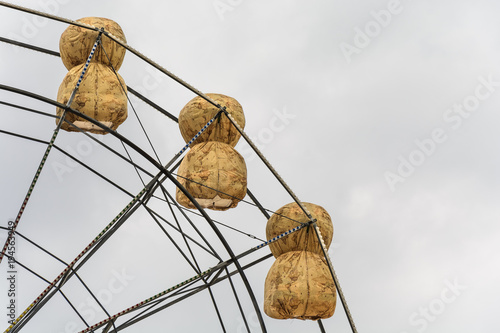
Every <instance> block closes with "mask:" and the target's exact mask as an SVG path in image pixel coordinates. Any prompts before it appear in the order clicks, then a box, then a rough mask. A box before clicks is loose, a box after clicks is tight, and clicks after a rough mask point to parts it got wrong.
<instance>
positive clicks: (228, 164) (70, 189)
mask: <svg viewBox="0 0 500 333" xmlns="http://www.w3.org/2000/svg"><path fill="white" fill-rule="evenodd" d="M0 5H1V6H2V7H5V8H8V10H11V11H22V12H24V13H28V14H29V15H34V16H38V17H44V18H46V19H49V20H54V21H58V22H60V23H62V24H64V25H66V26H67V28H66V29H65V30H64V32H63V34H62V35H61V38H60V45H59V49H60V52H57V51H54V50H53V49H46V48H41V47H38V46H36V45H33V44H30V43H24V42H22V41H19V40H14V39H11V38H6V37H4V36H0V41H1V42H3V43H6V44H10V45H12V46H13V47H15V48H22V49H23V50H27V51H29V52H33V53H35V54H37V56H40V57H44V58H49V57H50V58H51V59H56V60H57V61H59V63H60V66H61V68H64V67H65V68H66V69H67V71H68V73H67V74H66V76H65V77H64V79H63V81H62V83H61V84H60V86H59V91H58V94H57V98H54V96H50V97H47V96H44V95H41V94H38V93H37V92H34V91H33V89H30V88H29V87H23V86H12V85H5V84H3V83H2V82H1V81H0V91H2V92H3V94H2V95H0V96H1V97H0V110H1V111H0V116H1V117H2V121H1V123H2V125H1V127H0V135H1V138H2V139H1V140H2V142H4V143H3V144H2V146H3V148H2V149H3V150H4V152H3V153H4V156H12V158H11V159H10V160H12V162H11V161H10V160H9V165H8V168H9V169H8V171H7V172H3V175H2V177H5V178H6V179H7V178H9V177H11V176H10V175H11V172H13V173H14V174H15V175H16V177H19V178H20V179H22V181H21V182H20V183H19V184H20V186H19V187H18V188H16V189H15V190H12V189H9V188H3V189H2V191H3V192H4V194H5V196H7V194H9V200H5V206H3V207H2V211H8V214H10V216H11V219H10V220H9V221H8V223H7V222H5V223H3V224H1V225H2V230H3V234H2V235H4V236H2V245H3V249H2V252H1V253H0V264H1V265H3V266H4V267H7V274H10V275H8V277H9V276H12V277H13V278H12V279H14V280H16V279H18V274H21V272H22V276H21V275H19V282H16V283H13V286H14V287H13V288H14V290H15V293H16V294H17V293H18V294H23V293H24V294H25V295H29V296H33V295H35V297H31V301H29V303H27V304H24V303H23V302H21V301H19V298H17V299H14V298H12V299H11V300H9V301H10V302H11V303H12V304H15V311H13V312H12V313H8V314H7V315H8V319H9V320H8V322H9V325H8V327H7V328H6V330H5V332H13V333H14V332H34V331H37V332H46V331H47V332H49V331H50V332H80V333H86V332H118V331H125V332H139V331H144V330H147V329H150V328H151V327H157V328H158V329H159V328H161V329H168V330H170V331H174V332H177V331H181V332H192V331H199V330H202V329H203V330H205V331H209V332H215V331H222V332H273V331H281V330H284V329H288V328H289V325H290V324H289V323H290V322H294V323H296V322H299V324H298V325H300V330H302V331H304V330H306V331H308V332H313V331H319V332H328V328H327V327H328V325H327V323H328V320H329V319H328V318H330V317H332V315H334V312H336V313H335V315H334V317H341V318H342V320H344V321H345V322H346V323H348V325H349V327H350V329H351V330H352V331H353V332H357V330H356V327H355V325H354V321H353V319H352V316H351V314H350V311H349V308H348V306H347V303H346V300H345V297H344V295H343V292H342V289H341V288H340V285H339V281H338V279H337V276H336V274H335V271H334V268H333V264H332V262H331V260H330V257H329V254H328V246H329V245H330V243H331V242H332V237H333V225H332V222H331V218H330V215H329V214H328V213H327V212H326V210H325V209H324V208H322V207H321V206H319V205H314V204H311V203H306V202H302V201H300V200H299V199H298V197H297V196H296V195H295V193H294V192H293V191H292V190H291V189H290V187H289V186H288V185H287V183H286V182H285V181H284V180H283V179H282V177H281V176H280V175H279V174H278V172H277V171H276V170H275V169H274V167H273V166H272V165H271V163H270V162H269V161H268V160H267V159H266V158H265V157H264V155H263V154H262V152H261V151H260V150H259V149H258V147H257V145H255V144H254V143H253V142H252V140H251V139H250V137H249V136H248V135H247V134H246V133H245V131H244V125H245V116H244V114H243V107H242V106H241V105H240V104H239V103H238V101H236V99H234V98H232V97H229V96H226V95H223V94H220V93H217V94H216V93H212V94H209V93H203V92H201V91H200V90H198V89H196V88H194V87H193V86H192V85H190V84H188V83H187V82H185V81H184V80H182V79H180V78H179V77H178V76H176V75H175V74H173V73H172V72H170V71H169V70H167V69H166V68H164V67H162V66H160V65H159V64H157V63H156V62H154V61H152V60H150V59H149V58H147V57H146V56H144V55H143V54H142V53H140V52H139V51H137V50H135V49H134V48H132V47H130V46H129V45H128V44H127V42H126V38H125V34H124V33H123V31H122V30H121V28H120V26H119V25H118V24H117V23H116V22H114V21H112V20H109V19H103V18H94V17H92V18H83V19H80V20H77V21H72V20H68V19H65V18H62V17H58V16H55V15H50V14H47V13H42V12H39V11H35V10H31V9H28V8H24V7H20V6H17V5H13V4H9V3H6V2H3V1H0ZM56 47H57V46H55V47H54V48H56ZM126 53H130V54H132V55H133V56H134V57H136V58H137V60H139V61H141V62H144V63H145V64H147V65H148V66H151V67H152V68H154V69H155V70H157V71H159V72H161V73H162V75H165V76H166V77H168V78H170V79H171V80H172V83H173V84H175V86H176V89H179V90H182V91H183V92H182V94H185V93H186V92H189V93H190V94H194V97H192V98H191V99H190V100H186V102H185V105H184V106H183V108H182V110H181V111H180V113H179V116H178V117H177V116H175V115H174V114H173V113H171V112H169V111H167V110H166V109H165V108H163V107H161V106H160V105H159V104H158V103H157V102H155V101H153V100H151V99H149V98H147V97H146V96H145V95H144V94H142V93H141V92H140V91H139V90H140V89H136V88H134V87H132V86H128V85H127V83H126V81H127V80H126V78H122V77H121V75H120V74H119V70H120V67H121V66H122V64H123V62H124V57H125V54H126ZM59 57H60V58H61V59H58V58H59ZM61 60H62V63H61ZM51 61H53V60H51ZM22 75H26V76H28V75H29V73H23V74H22ZM28 79H29V78H28ZM54 90H57V87H55V89H54ZM51 110H52V111H51ZM144 110H147V112H145V111H144ZM175 129H177V133H173V131H174V130H175ZM165 132H168V133H166V134H165ZM179 132H180V133H179ZM179 134H181V135H179ZM170 136H177V137H181V136H182V138H183V140H184V141H183V142H182V143H181V144H179V142H177V141H173V143H168V144H167V143H165V142H164V141H162V140H163V139H164V138H165V137H170ZM240 140H241V141H245V142H246V144H248V145H249V146H250V147H251V149H252V150H253V151H254V153H255V154H256V155H257V156H258V157H259V163H260V164H259V166H258V168H257V170H252V169H250V168H247V166H246V164H245V160H244V158H243V157H242V155H241V154H240V153H239V152H238V150H237V146H236V145H237V143H238V141H240ZM176 144H177V146H176ZM14 151H15V152H16V154H14ZM20 151H22V154H20V153H19V152H20ZM9 154H10V155H9ZM25 158H27V159H26V160H25ZM21 159H22V162H21ZM26 161H29V162H26ZM47 169H48V170H52V172H51V173H50V172H47ZM14 171H15V172H14ZM253 171H255V172H257V173H259V176H262V177H267V178H266V179H269V185H268V186H269V188H267V189H257V190H255V192H253V191H254V190H253V189H252V183H251V181H249V179H250V174H251V173H252V172H253ZM264 173H265V175H264ZM276 188H278V189H279V191H281V192H280V193H281V194H280V198H282V200H284V201H283V202H282V203H283V204H282V207H281V208H280V209H277V210H273V209H270V208H269V207H268V206H267V205H266V203H265V202H266V200H265V197H266V196H267V195H268V194H269V193H271V192H272V191H273V190H274V189H276ZM263 197H264V199H263ZM285 200H286V201H285ZM24 226H26V227H24ZM256 230H259V231H256ZM262 231H265V234H266V236H265V238H264V237H262V236H261V237H258V236H256V235H257V234H259V233H262ZM18 246H19V248H21V250H19V248H18ZM75 249H78V250H75ZM23 253H24V254H23ZM264 264H267V265H268V266H270V267H268V273H267V275H265V274H264V275H263V274H262V272H261V271H255V270H254V268H255V267H258V266H261V265H264ZM9 272H12V273H9ZM260 286H264V288H260ZM21 287H22V288H23V289H22V288H21ZM257 287H258V288H259V289H258V290H257V289H256V288H257ZM262 289H263V290H262ZM337 295H338V297H339V299H340V301H341V302H340V303H341V304H339V305H336V299H337ZM23 297H26V298H28V296H23ZM12 300H14V302H12ZM336 307H337V311H335V308H336ZM340 309H343V310H344V312H345V316H343V314H341V313H340V311H339V310H340ZM9 314H10V317H9ZM285 319H286V320H285Z"/></svg>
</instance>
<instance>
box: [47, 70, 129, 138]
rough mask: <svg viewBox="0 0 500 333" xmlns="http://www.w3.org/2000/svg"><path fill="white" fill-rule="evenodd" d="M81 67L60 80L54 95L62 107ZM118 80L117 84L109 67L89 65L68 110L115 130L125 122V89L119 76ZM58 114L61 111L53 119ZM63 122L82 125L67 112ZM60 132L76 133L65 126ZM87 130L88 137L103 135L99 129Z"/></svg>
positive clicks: (93, 127)
mask: <svg viewBox="0 0 500 333" xmlns="http://www.w3.org/2000/svg"><path fill="white" fill-rule="evenodd" d="M83 66H84V65H80V66H77V67H74V68H72V69H71V70H70V71H69V72H68V74H66V76H65V77H64V80H63V82H62V83H61V85H60V86H59V91H58V93H57V101H58V102H59V103H62V104H65V105H66V104H67V103H68V100H69V97H70V96H71V92H72V91H73V89H74V88H75V86H76V83H77V81H78V79H79V78H80V75H81V72H82V70H83ZM118 77H119V80H118V78H117V75H116V74H115V73H114V72H113V70H112V69H111V68H110V67H108V66H105V65H102V64H99V63H90V65H89V67H88V69H87V73H86V74H85V76H84V78H83V81H82V83H81V85H80V89H79V90H78V92H77V93H76V96H75V99H74V100H73V103H72V104H71V107H72V108H73V109H75V110H78V111H80V112H82V113H83V114H85V115H87V116H89V117H91V118H94V119H95V120H97V121H100V122H103V123H104V122H107V123H106V125H109V123H111V124H112V126H111V128H112V129H113V130H116V129H117V128H118V126H119V125H120V124H122V123H123V122H124V121H125V119H127V96H126V89H127V86H126V85H125V82H124V81H123V79H122V78H121V76H120V75H118ZM120 82H121V84H120ZM122 87H123V88H124V89H125V91H123V88H122ZM62 113H63V110H62V109H60V108H57V115H58V116H61V115H62ZM66 119H67V120H68V121H69V122H75V121H85V120H84V119H83V118H81V117H76V116H75V115H73V114H72V113H70V112H66ZM56 122H57V123H58V122H59V120H58V119H57V120H56ZM85 122H86V121H85ZM87 123H89V122H87ZM108 127H109V126H108ZM61 128H62V129H64V130H66V131H78V130H77V129H75V128H74V127H72V126H71V125H69V124H67V123H66V122H65V123H63V125H62V127H61ZM88 130H89V131H90V132H92V133H98V134H106V132H103V131H102V130H101V129H100V128H95V126H91V124H90V123H89V124H88Z"/></svg>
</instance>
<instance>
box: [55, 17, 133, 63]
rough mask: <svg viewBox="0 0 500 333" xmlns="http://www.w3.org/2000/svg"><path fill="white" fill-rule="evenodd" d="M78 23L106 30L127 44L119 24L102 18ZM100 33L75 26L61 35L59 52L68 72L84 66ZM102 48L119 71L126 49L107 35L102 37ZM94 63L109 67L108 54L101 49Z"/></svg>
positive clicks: (90, 18) (87, 18)
mask: <svg viewBox="0 0 500 333" xmlns="http://www.w3.org/2000/svg"><path fill="white" fill-rule="evenodd" d="M77 22H81V23H85V24H88V25H91V26H94V27H97V28H104V30H105V31H107V32H109V33H111V34H112V35H113V36H115V37H117V38H118V39H120V40H121V41H123V42H126V41H127V40H126V39H125V34H124V33H123V30H122V28H121V27H120V26H119V25H118V23H116V22H114V21H112V20H110V19H106V18H101V17H84V18H81V19H79V20H77ZM98 34H99V33H98V32H97V31H94V30H90V29H86V28H81V27H78V26H75V25H70V26H69V27H68V28H67V29H66V30H65V31H64V32H63V33H62V35H61V39H60V40H59V51H60V53H61V59H62V61H63V63H64V66H66V68H67V69H68V70H70V69H72V68H73V67H75V66H78V65H81V64H84V63H85V62H86V61H87V58H88V56H89V54H90V52H91V51H92V47H93V46H94V43H95V41H96V39H97V36H98ZM102 47H103V48H104V49H105V50H106V53H107V55H108V57H109V58H110V60H111V64H112V65H113V67H114V68H115V70H118V69H119V68H120V66H121V65H122V63H123V59H124V57H125V51H126V49H125V48H124V47H122V46H120V45H119V44H117V43H115V42H114V41H112V40H111V39H109V38H108V37H106V36H105V35H103V36H102ZM92 61H93V62H100V63H103V64H106V65H108V64H109V61H108V58H107V57H106V54H105V53H104V52H103V51H102V50H101V48H100V47H99V48H98V49H97V51H96V53H95V54H94V57H93V59H92Z"/></svg>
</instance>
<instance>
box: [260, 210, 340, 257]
mask: <svg viewBox="0 0 500 333" xmlns="http://www.w3.org/2000/svg"><path fill="white" fill-rule="evenodd" d="M303 204H304V206H305V207H306V208H307V210H309V213H311V215H312V216H313V218H315V219H317V222H316V223H317V225H318V227H319V229H320V231H321V234H322V236H323V240H324V241H325V245H326V247H327V249H328V247H329V246H330V244H331V242H332V238H333V224H332V220H331V217H330V215H329V214H328V212H327V211H326V210H325V209H324V208H323V207H321V206H318V205H315V204H311V203H308V202H303ZM295 221H299V222H302V223H306V222H309V219H308V218H307V216H306V214H305V213H304V212H303V211H302V209H300V207H299V205H297V203H296V202H293V203H289V204H287V205H285V206H283V207H281V208H280V209H278V210H277V211H276V213H275V214H273V215H272V216H271V218H270V219H269V221H267V226H266V237H267V239H272V238H274V237H276V236H278V235H281V234H282V233H284V232H286V231H288V230H291V229H293V228H295V227H297V226H299V223H297V222H295ZM269 248H270V250H271V252H272V253H273V255H274V256H275V257H278V256H279V255H281V254H283V253H285V252H288V251H299V250H306V251H311V252H314V253H318V254H321V255H323V251H322V250H321V246H320V245H319V242H318V238H317V236H316V233H315V232H314V229H313V228H312V226H311V227H309V228H307V227H306V228H303V229H301V230H299V231H296V232H293V233H291V234H289V235H288V236H285V237H283V238H281V239H280V240H278V241H276V242H274V243H271V244H269Z"/></svg>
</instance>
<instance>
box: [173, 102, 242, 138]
mask: <svg viewBox="0 0 500 333" xmlns="http://www.w3.org/2000/svg"><path fill="white" fill-rule="evenodd" d="M206 95H207V96H209V97H210V98H211V99H213V100H214V101H215V102H216V103H218V104H220V105H221V106H225V107H226V110H227V111H228V112H229V113H230V114H231V116H232V117H233V118H234V119H235V120H236V122H237V123H238V124H239V125H240V126H241V128H244V127H245V115H244V114H243V108H242V106H241V105H240V103H238V101H237V100H235V99H234V98H232V97H229V96H225V95H222V94H210V93H209V94H206ZM217 112H219V109H218V108H217V107H215V106H213V105H212V104H210V103H209V102H207V101H205V100H204V99H203V98H201V97H199V96H197V97H195V98H193V99H192V100H191V101H189V102H188V103H187V104H186V105H185V106H184V108H182V110H181V112H180V114H179V129H180V131H181V134H182V137H183V138H184V140H185V141H186V143H187V142H189V140H191V139H192V138H193V137H194V136H195V135H196V134H197V133H198V132H199V131H200V129H202V128H203V126H205V125H206V123H208V121H209V120H210V119H212V118H213V117H214V116H215V115H216V114H217ZM240 136H241V135H240V133H239V132H238V130H237V129H236V128H235V127H234V126H233V124H232V123H231V121H230V120H229V119H228V118H227V117H226V115H224V114H222V115H221V117H220V120H217V121H215V122H214V123H212V124H211V125H210V126H209V127H208V128H207V129H206V130H205V132H204V133H203V134H202V135H200V137H198V138H197V139H196V141H195V143H200V142H206V141H219V142H224V143H227V144H229V145H231V146H232V147H234V146H236V144H237V143H238V140H239V139H240Z"/></svg>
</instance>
